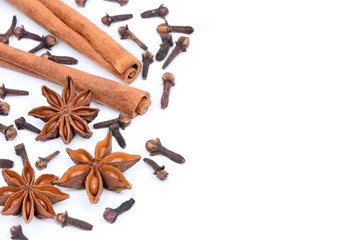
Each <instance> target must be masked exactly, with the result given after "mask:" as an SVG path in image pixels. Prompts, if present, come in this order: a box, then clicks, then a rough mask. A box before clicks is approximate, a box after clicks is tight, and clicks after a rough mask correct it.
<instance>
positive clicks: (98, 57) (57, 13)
mask: <svg viewBox="0 0 360 240" xmlns="http://www.w3.org/2000/svg"><path fill="white" fill-rule="evenodd" d="M7 1H8V2H9V3H11V4H12V5H13V6H15V7H16V8H18V9H19V10H20V11H22V12H23V13H25V14H26V15H27V16H28V17H30V18H31V19H33V20H34V21H35V22H37V23H38V24H39V25H41V26H43V27H44V28H46V29H47V30H48V31H49V32H51V33H52V34H54V35H55V36H56V37H57V38H59V39H61V40H63V41H64V42H66V43H68V44H69V45H70V46H72V47H73V48H74V49H76V50H78V51H79V52H81V53H83V54H84V55H86V56H88V57H89V58H90V59H92V60H94V61H96V62H97V63H99V64H100V65H101V66H103V67H104V68H106V69H107V70H109V71H110V72H111V73H113V74H115V75H116V76H117V77H119V78H120V79H122V80H123V81H125V82H126V83H131V82H132V81H134V80H135V79H136V77H137V76H138V74H139V73H140V71H141V63H140V62H139V61H138V60H137V59H136V58H135V57H134V56H132V55H131V54H130V53H129V52H127V51H126V50H125V49H124V48H122V47H121V46H120V45H119V44H118V43H117V42H116V41H115V40H114V39H113V38H112V37H110V36H109V35H107V34H106V33H105V32H103V31H102V30H100V29H99V28H98V27H97V26H96V25H95V24H93V23H92V22H90V21H89V20H88V19H86V18H85V17H84V16H82V15H81V14H80V13H78V12H77V11H76V10H74V9H72V8H71V7H69V6H67V5H66V4H65V3H63V2H61V1H58V0H27V1H23V0H7Z"/></svg>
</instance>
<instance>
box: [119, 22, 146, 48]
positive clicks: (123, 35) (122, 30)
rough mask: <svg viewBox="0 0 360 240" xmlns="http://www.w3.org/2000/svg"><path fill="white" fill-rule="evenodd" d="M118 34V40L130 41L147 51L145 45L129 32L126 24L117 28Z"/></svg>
mask: <svg viewBox="0 0 360 240" xmlns="http://www.w3.org/2000/svg"><path fill="white" fill-rule="evenodd" d="M118 32H119V35H120V39H122V40H123V39H131V40H133V41H134V42H135V43H136V44H137V45H139V47H141V48H142V49H144V50H145V51H146V50H147V49H148V47H147V46H146V45H145V43H143V42H142V41H140V39H139V38H138V37H136V36H135V34H134V33H132V32H131V31H130V30H129V27H128V25H127V24H126V26H122V27H119V29H118Z"/></svg>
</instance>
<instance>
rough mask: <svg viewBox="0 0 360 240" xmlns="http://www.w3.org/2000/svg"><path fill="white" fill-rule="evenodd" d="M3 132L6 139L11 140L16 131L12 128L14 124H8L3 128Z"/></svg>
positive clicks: (14, 136)
mask: <svg viewBox="0 0 360 240" xmlns="http://www.w3.org/2000/svg"><path fill="white" fill-rule="evenodd" d="M3 133H4V134H5V139H6V141H8V140H13V139H14V138H16V136H17V131H16V129H15V128H14V125H10V126H8V127H7V128H5V129H4V130H3Z"/></svg>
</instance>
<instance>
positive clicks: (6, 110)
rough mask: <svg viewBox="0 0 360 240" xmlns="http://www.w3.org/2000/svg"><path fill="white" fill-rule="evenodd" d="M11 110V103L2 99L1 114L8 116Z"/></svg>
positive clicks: (0, 104)
mask: <svg viewBox="0 0 360 240" xmlns="http://www.w3.org/2000/svg"><path fill="white" fill-rule="evenodd" d="M9 112H10V105H9V104H8V103H7V102H4V101H0V115H3V116H7V115H8V114H9Z"/></svg>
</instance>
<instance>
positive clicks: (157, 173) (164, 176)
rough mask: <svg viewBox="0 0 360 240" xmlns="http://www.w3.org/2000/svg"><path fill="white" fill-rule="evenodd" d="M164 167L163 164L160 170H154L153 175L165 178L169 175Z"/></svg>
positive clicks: (161, 178)
mask: <svg viewBox="0 0 360 240" xmlns="http://www.w3.org/2000/svg"><path fill="white" fill-rule="evenodd" d="M164 168H165V167H164V166H163V167H162V168H161V169H160V171H156V172H154V175H156V177H157V178H158V179H160V180H166V178H167V176H168V175H169V173H167V172H166V171H165V170H164Z"/></svg>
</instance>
